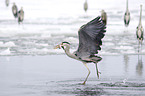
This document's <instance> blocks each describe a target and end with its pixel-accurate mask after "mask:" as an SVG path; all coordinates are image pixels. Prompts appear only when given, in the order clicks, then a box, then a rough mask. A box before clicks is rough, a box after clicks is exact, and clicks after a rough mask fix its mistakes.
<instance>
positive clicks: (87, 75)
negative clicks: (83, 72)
mask: <svg viewBox="0 0 145 96" xmlns="http://www.w3.org/2000/svg"><path fill="white" fill-rule="evenodd" d="M83 64H84V65H85V67H86V68H87V69H88V71H89V73H88V75H87V77H86V79H85V81H84V82H83V83H82V84H83V85H85V83H86V81H87V79H88V77H89V75H90V73H91V72H90V70H89V68H88V66H87V64H86V63H83Z"/></svg>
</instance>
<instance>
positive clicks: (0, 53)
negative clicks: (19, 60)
mask: <svg viewBox="0 0 145 96" xmlns="http://www.w3.org/2000/svg"><path fill="white" fill-rule="evenodd" d="M10 54H11V51H10V48H7V49H6V50H4V51H2V52H0V55H10Z"/></svg>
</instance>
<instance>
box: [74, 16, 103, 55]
mask: <svg viewBox="0 0 145 96" xmlns="http://www.w3.org/2000/svg"><path fill="white" fill-rule="evenodd" d="M105 29H106V26H105V25H104V24H103V21H102V19H101V17H99V16H98V17H97V18H95V19H93V20H92V21H90V22H88V23H87V24H85V25H83V26H82V27H81V28H80V30H79V32H78V35H79V47H78V50H77V51H76V56H77V57H79V58H83V57H84V58H85V57H89V56H91V55H94V54H97V53H98V50H101V47H100V45H102V40H101V39H102V38H103V37H104V35H105V34H104V33H105V32H106V30H105Z"/></svg>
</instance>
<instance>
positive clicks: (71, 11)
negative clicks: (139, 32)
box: [0, 0, 145, 56]
mask: <svg viewBox="0 0 145 96" xmlns="http://www.w3.org/2000/svg"><path fill="white" fill-rule="evenodd" d="M0 1H1V3H0V12H1V13H0V55H1V56H5V55H12V56H17V55H48V54H63V53H64V52H63V50H54V49H53V47H54V46H55V45H57V44H59V43H61V42H62V41H68V42H70V43H71V51H74V50H76V49H77V47H78V29H79V28H80V27H81V26H82V25H83V24H86V23H87V22H89V21H90V20H92V19H94V18H95V17H97V16H100V15H101V10H105V12H106V13H107V32H106V36H105V38H104V39H103V46H102V51H101V52H99V53H100V54H102V55H108V54H109V55H116V54H138V40H137V38H136V27H137V26H138V23H139V14H140V4H142V5H143V12H142V25H143V27H144V28H145V23H144V21H145V7H144V4H145V1H144V0H138V1H136V0H129V1H128V2H129V3H128V5H129V11H130V16H131V20H130V24H129V26H128V27H125V25H124V21H123V19H124V14H125V11H126V0H117V1H116V0H87V3H88V10H87V12H85V11H84V9H83V7H84V2H85V0H69V1H68V0H35V1H34V0H9V6H6V4H5V0H0ZM13 2H15V4H16V5H17V7H18V10H20V8H21V7H23V10H24V21H23V23H22V24H18V20H17V19H15V18H14V16H13V14H12V5H13ZM139 54H145V46H144V43H143V46H142V52H141V53H139Z"/></svg>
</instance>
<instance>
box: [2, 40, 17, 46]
mask: <svg viewBox="0 0 145 96" xmlns="http://www.w3.org/2000/svg"><path fill="white" fill-rule="evenodd" d="M15 46H16V45H15V43H14V42H12V41H9V42H6V43H3V42H0V47H15Z"/></svg>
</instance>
